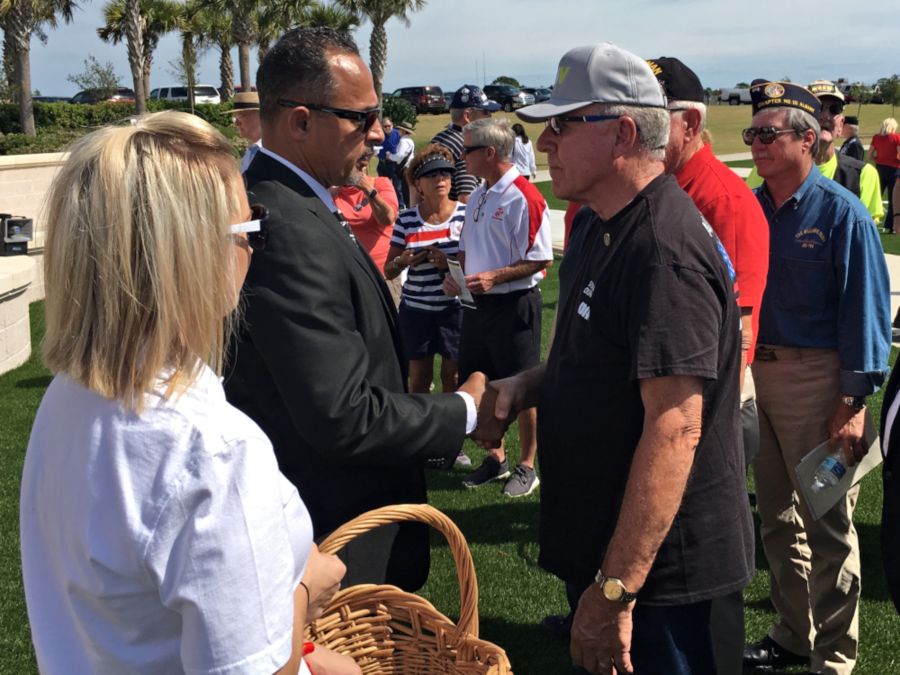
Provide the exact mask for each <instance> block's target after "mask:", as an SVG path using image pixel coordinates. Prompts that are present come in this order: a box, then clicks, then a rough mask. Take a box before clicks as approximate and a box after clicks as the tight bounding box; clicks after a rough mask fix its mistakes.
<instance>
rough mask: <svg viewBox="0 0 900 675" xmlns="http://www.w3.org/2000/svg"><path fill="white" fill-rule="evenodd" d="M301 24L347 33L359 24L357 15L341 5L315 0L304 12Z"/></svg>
mask: <svg viewBox="0 0 900 675" xmlns="http://www.w3.org/2000/svg"><path fill="white" fill-rule="evenodd" d="M303 25H304V26H310V27H311V28H333V29H334V30H340V31H344V32H345V33H349V32H350V31H352V30H354V29H355V28H356V27H357V26H359V17H358V16H357V15H356V14H354V13H353V12H351V11H348V10H347V9H344V8H343V7H339V6H337V5H323V4H322V3H321V2H315V3H313V5H312V7H310V8H309V10H308V11H307V12H306V16H305V17H304V21H303Z"/></svg>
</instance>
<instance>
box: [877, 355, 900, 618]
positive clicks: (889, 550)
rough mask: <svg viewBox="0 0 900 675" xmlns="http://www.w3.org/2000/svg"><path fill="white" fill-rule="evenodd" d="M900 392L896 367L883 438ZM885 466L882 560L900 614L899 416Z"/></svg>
mask: <svg viewBox="0 0 900 675" xmlns="http://www.w3.org/2000/svg"><path fill="white" fill-rule="evenodd" d="M898 393H900V368H898V367H897V366H894V369H893V371H891V377H890V379H888V383H887V387H886V388H885V391H884V403H883V404H882V406H881V438H882V439H884V426H885V421H886V418H887V413H888V410H889V409H890V407H891V403H893V401H894V399H895V398H896V397H897V395H898ZM886 450H887V458H886V459H885V460H884V466H883V467H882V474H881V475H882V480H883V481H884V502H883V504H882V507H881V509H882V510H881V553H882V555H881V558H882V562H883V563H884V574H885V576H886V577H887V582H888V589H889V590H890V592H891V598H892V599H893V601H894V607H896V608H897V612H898V613H900V417H898V418H897V419H895V420H894V425H893V427H892V429H891V438H890V447H889V448H887V449H886Z"/></svg>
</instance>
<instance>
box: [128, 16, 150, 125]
mask: <svg viewBox="0 0 900 675" xmlns="http://www.w3.org/2000/svg"><path fill="white" fill-rule="evenodd" d="M124 19H125V44H126V45H127V46H128V65H129V66H130V67H131V79H132V81H133V82H134V109H135V112H136V113H137V114H138V115H143V114H144V113H145V112H147V96H146V91H147V90H146V87H145V86H144V25H145V24H146V20H145V19H144V16H143V14H141V5H140V0H125V14H124Z"/></svg>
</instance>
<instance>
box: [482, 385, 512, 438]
mask: <svg viewBox="0 0 900 675" xmlns="http://www.w3.org/2000/svg"><path fill="white" fill-rule="evenodd" d="M496 402H497V390H496V389H495V388H494V387H493V385H492V384H490V383H489V384H488V385H487V389H485V392H484V398H482V399H481V405H479V406H478V425H477V426H476V427H475V431H473V432H472V440H473V441H475V442H476V443H477V444H478V445H479V446H481V447H482V448H485V449H486V450H489V449H491V448H499V447H500V445H501V443H502V442H503V435H504V434H505V433H506V430H507V429H508V428H509V425H510V424H511V423H512V421H513V419H515V418H514V417H512V416H509V417H502V418H500V417H497V416H496V414H495V410H496Z"/></svg>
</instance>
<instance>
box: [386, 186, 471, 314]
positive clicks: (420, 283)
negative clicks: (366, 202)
mask: <svg viewBox="0 0 900 675" xmlns="http://www.w3.org/2000/svg"><path fill="white" fill-rule="evenodd" d="M465 219H466V205H465V204H462V203H457V204H456V208H455V209H454V211H453V214H452V215H451V216H450V218H449V219H448V220H446V221H444V222H443V223H437V224H432V223H426V222H425V221H424V220H422V216H421V215H420V214H419V208H418V207H414V208H411V209H406V210H405V211H401V212H400V215H399V216H397V222H396V223H394V234H393V236H392V237H391V243H392V244H395V245H396V246H400V247H402V248H404V249H407V248H409V249H420V248H425V247H426V246H437V247H438V248H439V249H440V250H441V251H442V252H443V253H444V255H446V256H448V257H450V258H455V257H456V254H457V253H458V252H459V233H460V231H461V230H462V226H463V222H465ZM443 281H444V273H443V272H441V271H440V270H439V269H438V268H437V267H435V266H434V265H432V264H431V263H430V262H428V261H427V260H426V261H425V262H422V263H420V264H418V265H414V266H413V267H410V268H409V272H408V276H407V278H406V283H405V284H403V296H402V299H403V302H405V303H406V304H407V305H408V306H410V307H412V308H414V309H421V310H425V311H428V312H440V311H442V310H444V309H446V308H448V307H450V306H452V305H455V304H456V303H458V302H459V301H458V300H457V299H456V298H451V297H448V296H447V295H445V294H444V289H443V287H442V284H443Z"/></svg>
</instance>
